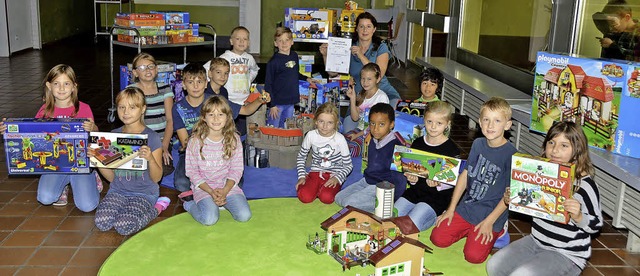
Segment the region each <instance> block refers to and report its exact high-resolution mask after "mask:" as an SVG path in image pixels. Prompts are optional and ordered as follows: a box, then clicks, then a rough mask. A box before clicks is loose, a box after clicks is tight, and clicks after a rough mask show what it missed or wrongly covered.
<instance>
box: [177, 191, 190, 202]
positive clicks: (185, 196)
mask: <svg viewBox="0 0 640 276" xmlns="http://www.w3.org/2000/svg"><path fill="white" fill-rule="evenodd" d="M178 198H179V199H180V200H181V201H182V202H185V201H192V200H193V191H192V190H188V191H185V192H182V193H180V194H179V195H178Z"/></svg>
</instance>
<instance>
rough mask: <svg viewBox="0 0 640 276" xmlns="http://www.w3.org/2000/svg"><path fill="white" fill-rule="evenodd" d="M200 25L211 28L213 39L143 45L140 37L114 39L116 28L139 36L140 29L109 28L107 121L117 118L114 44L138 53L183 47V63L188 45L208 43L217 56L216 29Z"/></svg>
mask: <svg viewBox="0 0 640 276" xmlns="http://www.w3.org/2000/svg"><path fill="white" fill-rule="evenodd" d="M199 26H200V27H201V28H202V27H205V28H207V29H209V30H210V31H211V34H212V35H213V40H209V41H204V42H193V43H177V44H156V45H142V40H141V39H138V43H127V42H121V41H114V40H113V36H114V35H115V33H114V31H115V30H129V31H134V32H135V33H136V36H137V37H140V32H138V30H137V29H136V28H132V27H124V26H117V25H114V26H113V27H111V29H110V30H109V32H108V34H109V60H110V66H111V108H109V115H108V116H107V121H109V122H110V123H113V122H114V121H115V119H116V117H115V114H116V107H115V103H114V92H115V91H114V87H113V80H114V77H113V73H114V70H113V45H118V46H124V47H129V48H138V53H140V52H142V49H155V48H177V47H182V48H183V53H184V55H183V59H182V60H183V63H186V62H187V47H193V46H207V45H213V56H214V57H215V56H216V45H217V43H216V42H217V39H218V35H217V33H216V29H215V28H214V27H213V26H212V25H210V24H199Z"/></svg>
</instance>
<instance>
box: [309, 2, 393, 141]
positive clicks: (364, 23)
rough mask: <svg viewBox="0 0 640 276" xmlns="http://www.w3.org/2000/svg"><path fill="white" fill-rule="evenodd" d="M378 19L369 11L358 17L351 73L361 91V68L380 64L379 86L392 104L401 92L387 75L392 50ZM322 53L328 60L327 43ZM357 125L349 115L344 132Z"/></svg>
mask: <svg viewBox="0 0 640 276" xmlns="http://www.w3.org/2000/svg"><path fill="white" fill-rule="evenodd" d="M377 24H378V21H377V20H376V18H375V17H374V16H373V15H372V14H370V13H368V12H364V13H361V14H360V15H359V16H358V18H356V34H357V35H354V42H353V44H352V45H353V46H351V62H350V64H349V74H350V75H351V76H352V77H353V80H354V84H355V91H361V90H362V85H361V84H360V70H362V67H363V66H364V65H365V64H367V63H370V62H375V63H376V64H378V66H380V69H381V72H380V73H381V75H382V80H381V81H380V83H379V84H378V87H379V88H380V89H381V90H382V91H384V92H385V93H386V94H387V96H388V97H389V103H390V104H391V105H392V106H395V104H396V103H397V102H398V100H400V94H398V91H396V89H395V88H394V87H393V86H391V84H390V83H389V80H388V79H387V77H386V76H385V73H386V72H387V66H388V65H389V57H390V54H391V52H390V51H389V47H388V46H387V44H385V43H383V42H382V39H380V37H379V36H378V35H377V34H376V26H377ZM320 53H321V54H322V57H323V58H324V60H325V62H326V60H327V44H322V46H320ZM329 75H337V74H335V73H331V72H330V73H329ZM356 126H357V123H356V122H354V121H353V120H351V118H349V117H348V116H347V118H345V120H344V129H343V131H344V132H347V131H349V130H351V129H353V128H355V127H356Z"/></svg>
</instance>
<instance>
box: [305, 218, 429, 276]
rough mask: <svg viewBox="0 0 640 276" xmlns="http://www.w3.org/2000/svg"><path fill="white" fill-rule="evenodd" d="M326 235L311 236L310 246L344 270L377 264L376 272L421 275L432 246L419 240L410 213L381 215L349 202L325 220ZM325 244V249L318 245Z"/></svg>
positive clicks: (322, 224) (308, 246)
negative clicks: (394, 215) (313, 237)
mask: <svg viewBox="0 0 640 276" xmlns="http://www.w3.org/2000/svg"><path fill="white" fill-rule="evenodd" d="M320 226H321V227H322V229H324V230H325V231H326V235H325V236H326V238H320V237H319V236H318V235H317V234H316V238H315V239H313V240H312V239H311V237H309V241H308V242H307V248H309V249H310V250H312V251H314V252H316V253H318V254H321V253H322V252H326V253H327V254H328V255H329V256H331V257H333V258H334V259H335V260H336V261H338V262H339V263H340V264H341V266H342V268H343V270H346V269H350V268H351V267H353V266H357V265H361V266H366V265H368V264H373V265H374V267H375V275H378V276H380V275H421V274H422V272H423V271H422V268H423V266H424V258H423V257H424V252H425V251H427V252H429V253H432V249H431V248H429V247H428V246H426V245H425V244H423V243H422V242H420V241H419V240H418V233H419V232H420V231H419V230H418V229H417V227H416V226H415V225H414V224H413V222H412V221H411V219H410V218H409V217H408V216H403V217H395V218H388V219H380V218H379V217H377V216H375V215H373V214H371V213H368V212H365V211H363V210H360V209H358V208H354V207H351V206H347V207H345V208H343V209H342V210H340V211H339V212H338V213H336V214H334V215H333V216H331V217H330V218H328V219H327V220H325V221H323V222H322V223H321V224H320ZM322 244H324V245H325V247H324V248H325V249H323V250H322V249H318V246H320V245H322Z"/></svg>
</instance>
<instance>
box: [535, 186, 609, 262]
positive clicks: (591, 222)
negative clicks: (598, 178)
mask: <svg viewBox="0 0 640 276" xmlns="http://www.w3.org/2000/svg"><path fill="white" fill-rule="evenodd" d="M573 198H574V199H576V200H577V201H578V202H580V205H581V208H582V220H581V221H580V223H578V224H576V222H575V221H573V220H570V221H569V223H568V224H561V223H557V222H553V221H548V220H542V219H538V218H534V219H533V225H532V229H531V235H532V236H533V238H534V241H536V243H537V244H538V245H539V246H540V247H542V248H544V249H547V250H554V251H557V252H559V253H561V254H563V255H564V256H566V257H567V258H569V259H570V260H571V261H573V262H574V263H575V264H576V265H577V266H579V267H580V268H581V269H584V267H585V265H586V263H587V259H589V257H591V234H595V233H597V232H598V231H600V228H602V212H601V210H600V193H599V192H598V187H597V186H596V184H595V182H594V181H593V179H591V177H590V176H586V177H583V178H582V179H580V189H579V190H578V191H577V192H576V193H575V194H573Z"/></svg>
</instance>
